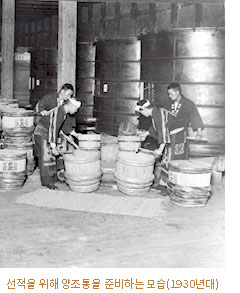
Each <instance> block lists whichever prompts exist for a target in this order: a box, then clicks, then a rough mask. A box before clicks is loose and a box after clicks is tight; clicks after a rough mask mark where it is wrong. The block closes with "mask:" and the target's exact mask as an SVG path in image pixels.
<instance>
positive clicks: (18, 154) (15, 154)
mask: <svg viewBox="0 0 240 293" xmlns="http://www.w3.org/2000/svg"><path fill="white" fill-rule="evenodd" d="M0 158H2V159H8V158H10V159H14V158H19V159H20V158H26V152H24V151H20V150H10V149H0Z"/></svg>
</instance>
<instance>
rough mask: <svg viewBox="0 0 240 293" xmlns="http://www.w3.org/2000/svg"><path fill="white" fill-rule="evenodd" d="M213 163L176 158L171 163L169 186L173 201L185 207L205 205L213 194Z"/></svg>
mask: <svg viewBox="0 0 240 293" xmlns="http://www.w3.org/2000/svg"><path fill="white" fill-rule="evenodd" d="M211 172H212V165H210V164H207V163H204V162H198V161H191V160H176V161H171V162H170V163H169V178H168V183H167V185H168V187H169V189H170V190H171V194H170V199H171V201H172V202H173V203H175V204H177V205H180V206H184V207H203V206H205V205H206V204H207V201H208V199H209V197H210V195H211V193H210V183H211Z"/></svg>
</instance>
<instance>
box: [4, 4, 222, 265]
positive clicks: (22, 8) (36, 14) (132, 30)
mask: <svg viewBox="0 0 240 293" xmlns="http://www.w3.org/2000/svg"><path fill="white" fill-rule="evenodd" d="M0 11H1V13H0V17H1V38H0V41H1V64H0V66H1V68H0V74H1V100H0V112H1V116H2V130H1V131H3V132H4V129H3V128H4V123H5V125H6V124H8V123H10V122H9V121H10V120H8V118H7V117H8V116H7V114H6V113H7V110H6V106H5V105H8V106H9V105H13V104H17V105H18V106H17V109H18V107H19V108H25V109H27V110H28V111H33V109H34V107H35V106H36V104H37V102H38V101H39V100H40V99H41V98H42V97H43V96H44V95H45V94H46V93H56V92H58V91H59V90H60V89H61V86H62V85H63V84H64V83H70V84H72V85H73V87H74V92H75V96H76V98H77V99H79V100H80V101H81V107H80V108H79V110H78V112H77V113H76V120H77V126H76V131H77V132H78V133H82V134H93V133H94V134H97V135H99V134H100V135H101V139H102V140H101V146H99V149H100V148H101V151H102V153H101V158H103V156H105V157H107V158H110V157H111V155H112V154H113V153H114V154H115V155H114V156H115V159H116V152H117V149H118V140H117V137H118V131H119V126H120V124H121V123H122V122H125V121H127V122H131V123H133V124H135V125H137V124H138V123H143V128H144V127H145V129H148V128H147V125H145V124H144V123H145V122H144V120H142V122H141V121H140V119H139V115H138V114H137V113H136V112H135V106H136V103H137V102H138V101H140V100H143V99H146V100H148V101H150V102H151V103H153V104H154V105H156V106H159V107H160V106H161V105H162V104H163V103H164V101H166V100H168V92H167V87H168V85H169V84H170V83H173V82H175V83H176V82H177V83H179V84H180V85H181V88H182V92H183V93H184V95H185V96H186V97H187V98H188V99H190V100H191V101H193V102H194V103H195V104H196V106H197V108H198V111H199V113H200V115H201V117H202V120H203V123H204V130H203V138H204V139H203V140H202V141H195V140H194V139H189V140H188V142H187V151H188V156H189V159H190V160H192V161H193V162H197V161H198V162H202V163H206V164H209V165H211V170H212V171H211V191H210V194H211V196H210V197H209V200H208V202H207V203H206V205H204V206H203V207H184V206H181V205H176V204H174V203H173V202H172V200H171V198H170V197H169V196H168V195H166V194H165V193H161V192H160V191H159V192H156V191H154V190H152V189H150V187H149V189H148V190H149V191H148V192H147V193H146V194H145V193H144V195H138V194H135V193H134V192H133V194H126V193H124V192H123V193H122V192H121V190H118V185H117V184H116V182H115V181H114V180H115V179H114V175H113V172H112V173H111V174H110V173H108V171H106V170H108V168H107V167H108V166H107V167H106V166H105V167H106V168H105V169H103V163H102V170H103V173H104V170H105V172H106V173H104V175H105V183H104V180H102V183H99V184H100V188H99V189H98V190H97V191H96V192H95V190H94V192H89V193H81V192H80V193H79V194H78V196H77V195H76V192H72V191H71V190H70V189H69V186H68V185H67V184H66V183H58V185H57V187H58V190H57V191H55V190H48V189H46V188H45V187H43V186H41V182H40V175H39V168H38V167H37V168H36V167H35V165H34V166H33V165H31V166H30V167H29V168H33V169H34V170H32V172H30V173H29V175H28V176H27V177H26V178H25V179H24V180H25V181H24V184H23V186H21V188H18V189H16V190H15V189H13V190H11V188H9V185H7V187H6V185H5V181H4V180H5V179H1V176H0V186H1V189H2V190H1V192H0V202H1V206H2V207H3V208H2V212H1V214H0V231H1V232H2V233H1V234H2V235H3V237H2V239H1V243H0V247H1V250H0V267H1V268H11V267H21V268H24V267H25V268H34V267H35V268H43V267H46V268H47V267H67V268H69V267H70V268H81V267H86V268H87V267H91V268H93V267H94V268H96V267H99V268H100V267H106V268H107V267H119V268H129V267H146V268H156V267H158V268H159V267H161V268H187V267H188V268H196V267H204V268H210V267H212V268H223V267H224V265H225V256H224V250H225V190H224V189H225V166H224V156H225V118H224V116H225V89H224V88H225V7H224V0H195V1H191V0H186V1H184V0H181V1H180V0H179V1H178V0H170V1H164V0H160V1H155V2H154V1H148V0H144V1H142V0H135V1H134V2H131V1H128V0H124V1H82V0H59V1H56V0H35V1H34V0H29V1H28V0H2V1H1V6H0ZM10 101H11V102H10ZM9 107H10V106H9ZM146 124H147V123H146ZM188 130H189V137H191V138H193V137H194V133H193V130H192V129H191V127H189V129H188ZM16 137H17V139H18V135H16ZM16 137H15V138H16ZM11 139H12V138H11V136H9V137H7V136H6V135H5V136H4V135H3V134H2V140H1V147H2V149H3V155H0V160H1V156H7V152H8V150H5V148H7V147H6V146H8V145H9V144H13V145H14V144H15V141H14V142H12V140H11ZM17 139H16V140H17ZM24 139H26V137H24ZM75 142H76V140H75ZM127 142H129V141H127ZM0 151H1V150H0ZM4 151H5V153H4ZM103 152H104V153H103ZM134 153H135V152H134ZM2 160H3V161H4V160H5V159H2ZM102 160H103V159H102ZM115 163H116V162H115ZM0 167H1V164H0ZM1 168H2V167H1ZM70 171H71V170H70ZM92 171H94V170H92ZM1 172H2V173H3V176H5V175H4V174H5V173H4V171H1V170H0V173H1ZM73 172H74V171H73ZM86 172H87V168H86ZM109 174H110V175H109ZM73 175H74V174H73ZM108 176H109V177H111V176H113V177H111V178H110V179H109V177H108ZM1 181H2V182H1ZM108 181H110V183H109V182H108ZM12 184H13V185H14V183H12ZM10 185H11V182H10ZM10 243H11V245H10Z"/></svg>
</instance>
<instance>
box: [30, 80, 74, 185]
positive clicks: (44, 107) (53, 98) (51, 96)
mask: <svg viewBox="0 0 240 293" xmlns="http://www.w3.org/2000/svg"><path fill="white" fill-rule="evenodd" d="M73 94H74V89H73V86H72V85H71V84H70V83H65V84H64V85H63V86H62V87H61V90H60V91H59V92H58V93H48V94H46V95H44V96H43V97H42V99H41V100H39V101H38V103H37V104H36V106H35V111H36V112H37V113H40V114H41V115H42V116H46V115H49V114H50V113H51V110H52V109H54V108H55V107H60V106H62V105H63V104H64V103H66V102H67V100H68V99H69V98H71V97H73ZM40 120H41V117H39V116H36V117H35V124H38V122H39V121H40ZM68 120H69V122H68V123H69V124H71V126H72V128H76V117H75V116H73V115H72V116H71V118H70V117H69V118H68ZM71 135H73V136H76V135H77V134H76V132H75V131H73V132H72V133H71ZM59 141H60V143H61V144H62V145H63V148H64V149H66V146H67V142H66V141H65V138H64V137H63V136H62V135H60V137H59ZM57 170H58V172H57V177H58V179H59V181H64V180H65V179H64V166H63V158H62V157H61V156H59V157H58V160H57Z"/></svg>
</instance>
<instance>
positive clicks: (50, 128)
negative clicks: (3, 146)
mask: <svg viewBox="0 0 240 293" xmlns="http://www.w3.org/2000/svg"><path fill="white" fill-rule="evenodd" d="M80 106H81V102H80V101H78V100H77V99H76V98H74V97H72V98H68V100H67V102H66V103H64V104H63V105H62V106H60V107H55V108H54V109H53V110H52V111H51V113H50V115H47V116H43V117H42V118H41V120H40V121H39V123H38V124H37V126H36V128H35V131H34V139H35V145H34V155H35V156H36V157H37V158H38V161H39V168H40V176H41V183H42V185H43V186H47V187H48V188H50V189H56V188H57V187H56V186H55V185H54V177H55V176H56V174H57V164H56V161H57V158H58V157H59V155H60V153H59V150H58V148H57V142H58V138H59V132H60V130H62V131H63V132H64V133H65V134H66V135H69V134H71V133H72V132H73V130H74V129H73V127H72V123H71V116H70V115H73V114H74V113H76V112H77V110H78V109H79V107H80Z"/></svg>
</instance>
